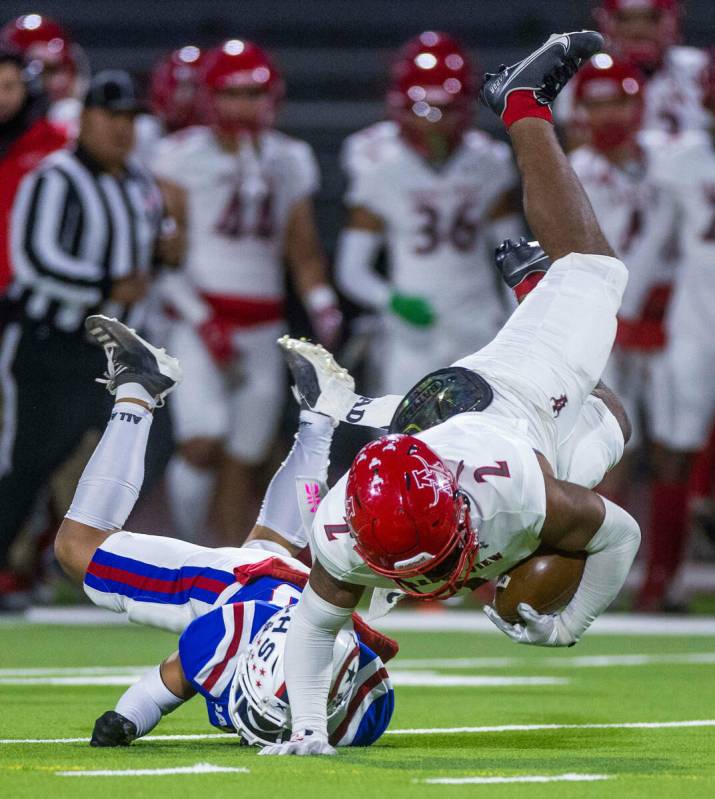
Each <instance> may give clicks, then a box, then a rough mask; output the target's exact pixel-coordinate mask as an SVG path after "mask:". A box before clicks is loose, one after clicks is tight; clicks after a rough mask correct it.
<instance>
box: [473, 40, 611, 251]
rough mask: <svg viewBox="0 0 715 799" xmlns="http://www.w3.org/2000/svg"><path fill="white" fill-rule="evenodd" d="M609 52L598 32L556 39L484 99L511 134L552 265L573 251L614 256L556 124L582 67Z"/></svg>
mask: <svg viewBox="0 0 715 799" xmlns="http://www.w3.org/2000/svg"><path fill="white" fill-rule="evenodd" d="M602 47H603V38H602V36H601V35H600V34H599V33H596V32H595V31H578V32H575V33H563V34H554V35H553V36H551V38H550V39H549V40H548V41H547V42H546V43H545V44H544V45H542V46H541V47H540V48H539V49H538V50H536V51H535V52H533V53H532V54H531V55H530V56H528V57H527V58H525V59H523V60H522V61H519V62H518V63H516V64H513V65H512V66H510V67H501V68H500V69H499V71H498V72H497V73H495V74H488V75H487V76H486V79H485V82H484V86H483V88H482V92H481V98H482V101H483V102H484V103H485V105H487V106H488V107H489V108H490V109H491V110H492V111H493V112H494V113H495V114H497V116H499V117H501V119H502V121H503V122H504V124H505V126H506V128H507V130H508V131H509V134H510V136H511V140H512V144H513V147H514V151H515V153H516V158H517V163H518V166H519V170H520V172H521V176H522V181H523V187H524V210H525V213H526V218H527V221H528V222H529V226H530V228H531V230H532V231H533V232H534V234H535V236H536V238H537V239H538V240H539V242H540V243H541V246H542V247H543V248H544V250H545V252H546V253H547V254H548V255H549V257H550V258H551V259H552V260H556V259H558V258H561V257H563V256H564V255H568V254H570V253H573V252H577V253H589V254H591V255H613V251H612V250H611V247H610V245H609V244H608V242H607V241H606V239H605V237H604V235H603V233H602V232H601V229H600V227H599V225H598V222H597V221H596V217H595V214H594V213H593V209H592V208H591V204H590V202H589V200H588V198H587V196H586V193H585V192H584V190H583V187H582V186H581V184H580V183H579V180H578V178H577V177H576V175H575V173H574V172H573V170H572V168H571V166H570V164H569V162H568V159H567V158H566V156H565V154H564V152H563V150H562V149H561V146H560V145H559V142H558V140H557V138H556V135H555V133H554V131H553V127H552V125H551V109H550V103H552V102H553V101H554V100H555V99H556V96H557V95H558V94H559V92H560V91H561V89H562V88H563V87H564V86H565V85H566V83H567V82H568V80H569V79H570V78H571V77H572V76H573V75H574V74H575V73H576V72H577V70H578V69H579V67H580V66H581V64H582V63H583V62H584V61H585V60H586V59H588V58H590V56H592V55H594V53H597V52H598V51H599V50H601V49H602Z"/></svg>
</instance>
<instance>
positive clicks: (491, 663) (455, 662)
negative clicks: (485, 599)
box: [0, 652, 715, 674]
mask: <svg viewBox="0 0 715 799" xmlns="http://www.w3.org/2000/svg"><path fill="white" fill-rule="evenodd" d="M394 663H395V665H396V666H398V667H399V668H401V669H413V668H414V669H419V668H427V669H430V668H433V669H470V668H496V667H510V666H516V667H519V668H523V667H525V666H532V665H533V666H541V667H544V666H548V667H558V668H568V669H572V668H610V667H613V666H651V665H661V664H668V663H675V664H678V663H686V664H695V665H698V664H702V665H709V664H713V663H715V652H689V653H687V654H679V655H581V656H577V657H558V658H557V657H536V658H529V659H528V660H527V659H526V658H515V657H505V658H404V659H400V658H398V659H397V660H395V661H394ZM0 674H2V672H1V671H0Z"/></svg>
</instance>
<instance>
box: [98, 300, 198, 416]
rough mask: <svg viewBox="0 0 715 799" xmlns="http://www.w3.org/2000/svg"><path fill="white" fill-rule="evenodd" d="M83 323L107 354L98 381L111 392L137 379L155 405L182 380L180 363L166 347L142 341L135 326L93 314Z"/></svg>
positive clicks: (159, 405)
mask: <svg viewBox="0 0 715 799" xmlns="http://www.w3.org/2000/svg"><path fill="white" fill-rule="evenodd" d="M84 326H85V328H86V330H87V333H88V334H89V336H90V338H92V339H93V340H94V341H95V342H96V343H97V344H99V346H100V347H103V348H104V353H105V355H106V356H107V371H106V373H105V376H104V377H103V378H101V377H99V378H97V382H98V383H104V384H105V385H106V386H107V391H108V392H109V393H110V394H116V393H117V388H118V387H119V386H121V385H123V384H124V383H139V385H141V386H143V387H144V388H145V389H146V390H147V391H148V392H149V394H151V395H152V397H154V399H155V401H156V407H158V408H160V407H161V406H162V405H163V404H164V398H165V397H166V395H167V394H169V393H170V392H171V391H173V390H174V389H175V388H176V387H177V386H178V385H179V383H180V382H181V378H182V376H183V374H182V371H181V364H180V363H179V361H178V359H177V358H173V357H172V356H171V355H167V353H166V350H164V349H163V348H162V349H158V348H157V347H154V346H152V345H151V344H150V343H149V342H148V341H144V339H143V338H142V337H141V336H138V335H137V334H136V332H135V331H134V330H132V329H131V328H130V327H127V326H126V325H125V324H123V323H122V322H120V321H119V320H117V319H111V318H110V317H108V316H101V315H100V314H96V315H94V316H88V317H87V319H85V322H84Z"/></svg>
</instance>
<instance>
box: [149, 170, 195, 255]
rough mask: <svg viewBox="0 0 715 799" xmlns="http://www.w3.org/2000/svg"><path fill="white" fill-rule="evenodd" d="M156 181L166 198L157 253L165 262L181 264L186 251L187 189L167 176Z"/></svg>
mask: <svg viewBox="0 0 715 799" xmlns="http://www.w3.org/2000/svg"><path fill="white" fill-rule="evenodd" d="M156 182H157V184H158V185H159V188H160V189H161V195H162V197H163V199H164V218H163V219H162V222H161V233H160V235H159V240H158V242H157V253H156V254H157V256H158V258H159V260H160V261H161V262H162V263H163V264H167V265H169V266H179V265H180V264H181V262H182V261H183V260H184V255H185V252H186V205H187V203H186V190H185V189H184V188H183V186H179V184H178V183H174V182H173V181H171V180H166V179H165V178H158V179H157V181H156Z"/></svg>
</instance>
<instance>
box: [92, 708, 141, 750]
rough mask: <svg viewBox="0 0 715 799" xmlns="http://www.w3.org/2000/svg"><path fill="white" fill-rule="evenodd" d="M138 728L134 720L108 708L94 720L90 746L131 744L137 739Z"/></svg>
mask: <svg viewBox="0 0 715 799" xmlns="http://www.w3.org/2000/svg"><path fill="white" fill-rule="evenodd" d="M136 738H137V728H136V724H134V722H133V721H129V719H128V718H126V717H125V716H122V714H121V713H117V712H116V711H114V710H108V711H107V712H106V713H102V715H101V716H100V717H99V718H98V719H97V721H95V722H94V729H93V730H92V738H91V739H90V742H89V745H90V746H129V744H130V743H131V742H132V741H134V740H136Z"/></svg>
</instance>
